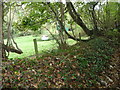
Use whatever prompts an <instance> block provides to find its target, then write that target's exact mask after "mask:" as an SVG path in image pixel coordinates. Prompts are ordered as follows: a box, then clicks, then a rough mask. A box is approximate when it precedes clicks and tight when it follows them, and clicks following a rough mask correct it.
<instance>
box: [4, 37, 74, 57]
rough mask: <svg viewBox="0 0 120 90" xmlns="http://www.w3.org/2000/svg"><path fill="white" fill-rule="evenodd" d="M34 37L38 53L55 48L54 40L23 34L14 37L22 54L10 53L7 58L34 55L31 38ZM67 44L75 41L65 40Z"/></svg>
mask: <svg viewBox="0 0 120 90" xmlns="http://www.w3.org/2000/svg"><path fill="white" fill-rule="evenodd" d="M34 38H36V39H37V40H38V41H37V44H38V50H39V53H40V54H42V53H43V52H44V51H47V50H52V49H57V44H56V42H55V40H50V41H40V37H33V36H23V37H17V38H15V41H16V43H17V44H18V47H19V48H20V49H21V50H22V51H23V54H20V55H19V54H16V53H10V56H9V58H24V57H28V56H31V55H34V54H35V52H34V44H33V39H34ZM5 42H6V40H5ZM67 42H68V44H69V45H72V44H74V43H75V41H73V40H70V39H68V40H67Z"/></svg>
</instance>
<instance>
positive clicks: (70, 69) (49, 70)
mask: <svg viewBox="0 0 120 90" xmlns="http://www.w3.org/2000/svg"><path fill="white" fill-rule="evenodd" d="M113 42H114V41H108V40H107V39H105V38H96V39H94V40H91V41H89V42H79V43H77V44H75V45H72V46H70V47H68V48H67V49H65V50H57V49H53V50H51V51H47V52H46V53H45V54H44V55H42V56H39V58H37V59H36V57H31V58H23V59H14V60H7V61H4V62H3V70H2V71H3V87H4V88H116V89H120V88H119V84H120V83H119V72H120V70H119V65H120V62H119V60H120V48H119V44H118V43H116V42H114V43H113ZM115 43H116V44H115Z"/></svg>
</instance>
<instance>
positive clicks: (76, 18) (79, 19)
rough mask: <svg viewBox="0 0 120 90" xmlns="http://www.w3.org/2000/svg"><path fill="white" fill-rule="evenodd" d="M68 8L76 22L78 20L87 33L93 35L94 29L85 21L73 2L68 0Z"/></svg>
mask: <svg viewBox="0 0 120 90" xmlns="http://www.w3.org/2000/svg"><path fill="white" fill-rule="evenodd" d="M67 9H68V11H69V14H70V16H71V17H72V18H73V20H74V22H76V23H77V24H78V25H79V26H80V27H81V28H82V29H83V30H84V31H85V33H86V34H87V35H89V36H91V35H92V31H90V30H89V29H88V28H87V27H86V25H85V24H84V23H83V21H82V19H81V18H80V16H79V15H78V13H77V12H76V10H75V8H74V6H73V4H72V3H71V2H67Z"/></svg>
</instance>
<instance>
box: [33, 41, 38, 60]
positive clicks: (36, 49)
mask: <svg viewBox="0 0 120 90" xmlns="http://www.w3.org/2000/svg"><path fill="white" fill-rule="evenodd" d="M33 42H34V49H35V54H36V58H38V46H37V40H36V39H33Z"/></svg>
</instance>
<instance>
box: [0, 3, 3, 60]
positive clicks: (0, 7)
mask: <svg viewBox="0 0 120 90" xmlns="http://www.w3.org/2000/svg"><path fill="white" fill-rule="evenodd" d="M2 41H3V40H2V2H1V1H0V59H1V58H2ZM0 61H1V60H0Z"/></svg>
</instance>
